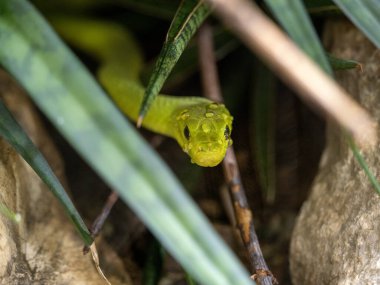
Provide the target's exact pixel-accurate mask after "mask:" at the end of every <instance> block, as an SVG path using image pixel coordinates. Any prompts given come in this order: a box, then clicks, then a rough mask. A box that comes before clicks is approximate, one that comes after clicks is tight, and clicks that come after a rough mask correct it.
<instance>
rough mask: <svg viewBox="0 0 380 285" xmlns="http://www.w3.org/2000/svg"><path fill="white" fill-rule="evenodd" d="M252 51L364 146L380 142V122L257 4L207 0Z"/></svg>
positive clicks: (228, 0) (371, 145) (306, 99)
mask: <svg viewBox="0 0 380 285" xmlns="http://www.w3.org/2000/svg"><path fill="white" fill-rule="evenodd" d="M206 2H208V3H209V4H210V5H212V7H213V8H214V9H215V13H216V14H217V15H218V16H219V17H220V18H221V20H222V21H223V22H224V24H225V25H226V26H227V27H228V28H230V29H231V30H232V31H233V32H234V33H235V34H236V35H237V36H238V37H239V38H240V39H241V40H242V41H243V42H244V43H245V44H246V45H247V46H248V47H249V48H250V49H251V50H253V51H254V52H255V53H256V54H257V55H258V56H260V57H261V58H262V59H263V60H264V61H265V62H266V63H267V64H268V65H269V66H270V67H271V68H272V69H273V70H274V71H275V72H276V73H277V75H278V76H279V77H281V78H282V79H283V80H284V81H286V82H288V83H289V84H290V85H291V86H292V87H293V88H294V89H295V90H296V91H297V92H298V94H299V95H300V96H301V97H302V99H303V100H304V101H306V102H308V103H309V104H310V105H311V106H312V107H317V109H319V110H321V111H323V112H324V113H325V114H326V115H328V116H329V117H330V118H332V119H333V120H334V121H336V122H337V123H338V124H339V125H340V126H342V127H343V128H344V129H346V130H347V131H348V132H349V133H350V134H352V135H353V137H354V139H355V141H356V142H357V143H358V144H359V145H360V146H361V147H373V146H375V145H376V141H377V135H376V123H375V121H374V120H373V119H372V118H371V117H370V116H369V114H368V113H367V112H366V111H365V110H364V109H363V108H362V107H360V106H359V105H358V104H357V103H356V102H355V101H354V100H353V99H351V98H350V97H349V95H348V94H347V92H345V91H344V90H343V89H342V88H341V87H340V86H339V85H338V84H336V83H335V81H334V80H332V79H331V78H330V77H329V76H327V75H326V74H325V73H324V72H323V71H322V70H321V69H320V68H319V67H318V66H317V65H316V64H315V63H314V62H313V61H312V60H311V59H310V58H309V57H308V56H306V55H305V54H304V53H303V52H302V51H301V50H300V49H299V48H298V47H297V46H296V45H295V44H294V43H293V42H292V41H291V40H290V39H289V38H288V37H287V36H286V35H285V34H284V33H283V32H282V31H281V30H280V29H279V28H278V27H277V26H276V25H275V24H274V23H273V21H271V20H270V19H269V18H268V17H267V16H266V15H265V14H264V13H263V12H262V11H261V10H260V9H259V8H258V7H257V6H256V5H255V4H254V3H253V1H248V0H206Z"/></svg>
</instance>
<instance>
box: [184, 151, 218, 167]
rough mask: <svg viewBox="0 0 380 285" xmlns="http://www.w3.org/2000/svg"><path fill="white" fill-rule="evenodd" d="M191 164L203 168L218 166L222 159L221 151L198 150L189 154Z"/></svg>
mask: <svg viewBox="0 0 380 285" xmlns="http://www.w3.org/2000/svg"><path fill="white" fill-rule="evenodd" d="M190 156H191V162H192V163H196V164H198V165H199V166H203V167H213V166H216V165H218V164H219V163H220V162H221V161H222V160H223V158H224V153H223V152H222V151H221V150H199V151H197V152H194V153H190Z"/></svg>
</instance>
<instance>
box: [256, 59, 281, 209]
mask: <svg viewBox="0 0 380 285" xmlns="http://www.w3.org/2000/svg"><path fill="white" fill-rule="evenodd" d="M275 86H276V80H275V77H274V75H273V74H272V73H271V72H270V71H269V69H268V68H266V67H265V66H264V65H263V64H259V63H256V64H255V85H254V89H253V93H254V96H253V119H252V121H253V124H252V125H253V127H254V130H253V132H252V134H251V136H253V140H252V142H254V146H253V151H254V157H255V160H254V162H255V164H256V169H257V172H258V176H259V183H260V186H261V189H262V190H263V192H264V195H263V196H264V198H265V200H266V202H267V203H269V204H271V203H273V202H274V200H275V197H276V163H275V118H274V114H275V112H274V100H275V92H276V90H275Z"/></svg>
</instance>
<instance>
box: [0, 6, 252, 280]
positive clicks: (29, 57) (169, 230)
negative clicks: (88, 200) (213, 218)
mask: <svg viewBox="0 0 380 285" xmlns="http://www.w3.org/2000/svg"><path fill="white" fill-rule="evenodd" d="M0 42H1V43H2V44H1V48H0V62H1V64H2V65H3V66H4V67H6V68H7V69H8V70H9V71H10V72H11V73H12V74H13V75H14V77H15V78H17V79H18V80H19V81H20V82H21V83H22V85H23V86H24V87H25V89H26V90H27V91H28V92H29V93H30V95H31V96H32V98H33V99H34V101H35V102H36V104H37V105H38V106H39V108H40V109H41V110H42V111H43V112H44V113H45V115H46V116H47V117H48V118H49V119H50V120H51V122H52V123H53V124H54V125H55V126H56V127H57V129H58V130H59V131H60V132H61V134H62V135H63V136H64V137H65V138H66V139H67V140H68V141H69V142H70V143H71V144H72V146H73V147H74V148H75V149H76V150H77V151H78V152H79V153H80V154H81V155H82V156H83V158H84V159H85V160H86V161H87V162H88V163H89V164H90V165H91V166H92V167H93V169H94V170H95V171H96V172H97V173H98V174H99V175H100V176H101V177H102V178H103V179H104V180H105V181H106V182H107V183H108V184H109V185H110V187H112V188H113V189H115V190H116V191H117V192H118V193H119V194H120V197H121V198H122V199H123V200H124V201H126V202H127V203H128V204H129V206H130V207H131V208H132V209H133V210H134V211H135V212H136V213H137V214H138V215H139V217H140V218H141V219H142V220H143V221H144V222H145V224H146V225H147V226H148V227H149V228H150V230H151V231H152V232H153V233H154V234H155V236H156V237H157V238H158V239H159V240H160V241H161V243H162V244H163V245H164V246H165V247H166V248H167V249H168V250H169V251H170V252H171V254H173V256H174V257H176V258H177V260H178V261H180V262H181V263H182V265H183V266H184V267H185V268H186V270H187V271H189V272H190V273H191V274H192V275H193V276H194V277H195V278H196V279H197V280H198V281H199V282H200V283H202V284H209V285H215V284H218V285H230V284H235V285H249V284H252V283H253V281H251V280H250V278H249V276H248V273H247V272H246V270H245V269H244V268H243V266H242V265H241V264H240V262H239V261H238V260H237V258H236V257H235V256H234V255H233V254H232V253H231V251H230V250H229V249H228V248H227V247H226V245H225V244H224V243H223V242H222V240H221V239H220V237H218V236H217V235H216V233H215V232H214V231H213V230H212V226H211V225H210V224H209V223H208V222H207V220H206V218H205V217H204V216H203V214H202V213H201V212H200V211H199V209H198V208H197V207H196V205H195V203H194V202H193V201H192V200H191V199H190V197H189V196H188V195H187V194H186V193H185V191H184V189H183V187H182V186H181V185H180V183H179V182H178V181H177V180H176V179H175V178H174V177H173V175H172V174H171V172H170V170H169V169H168V168H167V166H166V165H165V164H164V163H163V162H162V161H161V160H160V159H159V158H158V157H157V155H156V154H155V153H154V152H153V150H152V149H151V148H150V147H149V146H148V145H147V144H146V143H145V142H144V141H143V140H142V139H141V138H140V136H139V135H138V134H137V133H136V131H135V130H134V129H133V128H132V127H131V125H130V124H129V123H127V122H126V120H125V119H124V117H123V116H122V114H121V113H120V112H119V111H118V110H117V109H116V108H115V106H114V105H113V103H112V102H111V101H110V100H109V99H108V97H107V96H106V95H105V94H104V93H103V91H102V90H101V88H100V87H99V86H98V85H97V84H96V83H95V81H94V80H93V78H92V77H91V76H90V75H89V74H88V72H87V71H86V70H85V68H84V67H83V65H82V64H80V63H79V62H78V60H77V59H76V58H75V57H74V56H73V54H72V53H71V52H70V51H69V50H68V49H67V48H66V47H65V45H64V44H63V43H62V42H61V41H60V40H59V39H58V37H57V36H56V35H55V33H54V32H53V31H52V30H51V28H50V27H49V26H48V25H47V23H46V22H45V21H44V20H43V19H42V17H41V16H40V15H39V13H38V12H37V11H36V10H35V9H34V8H33V7H32V6H31V5H30V4H29V3H28V2H27V1H25V0H2V1H1V2H0Z"/></svg>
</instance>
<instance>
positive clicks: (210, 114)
mask: <svg viewBox="0 0 380 285" xmlns="http://www.w3.org/2000/svg"><path fill="white" fill-rule="evenodd" d="M205 116H206V118H212V117H213V116H214V113H213V112H207V113H206V114H205Z"/></svg>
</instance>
